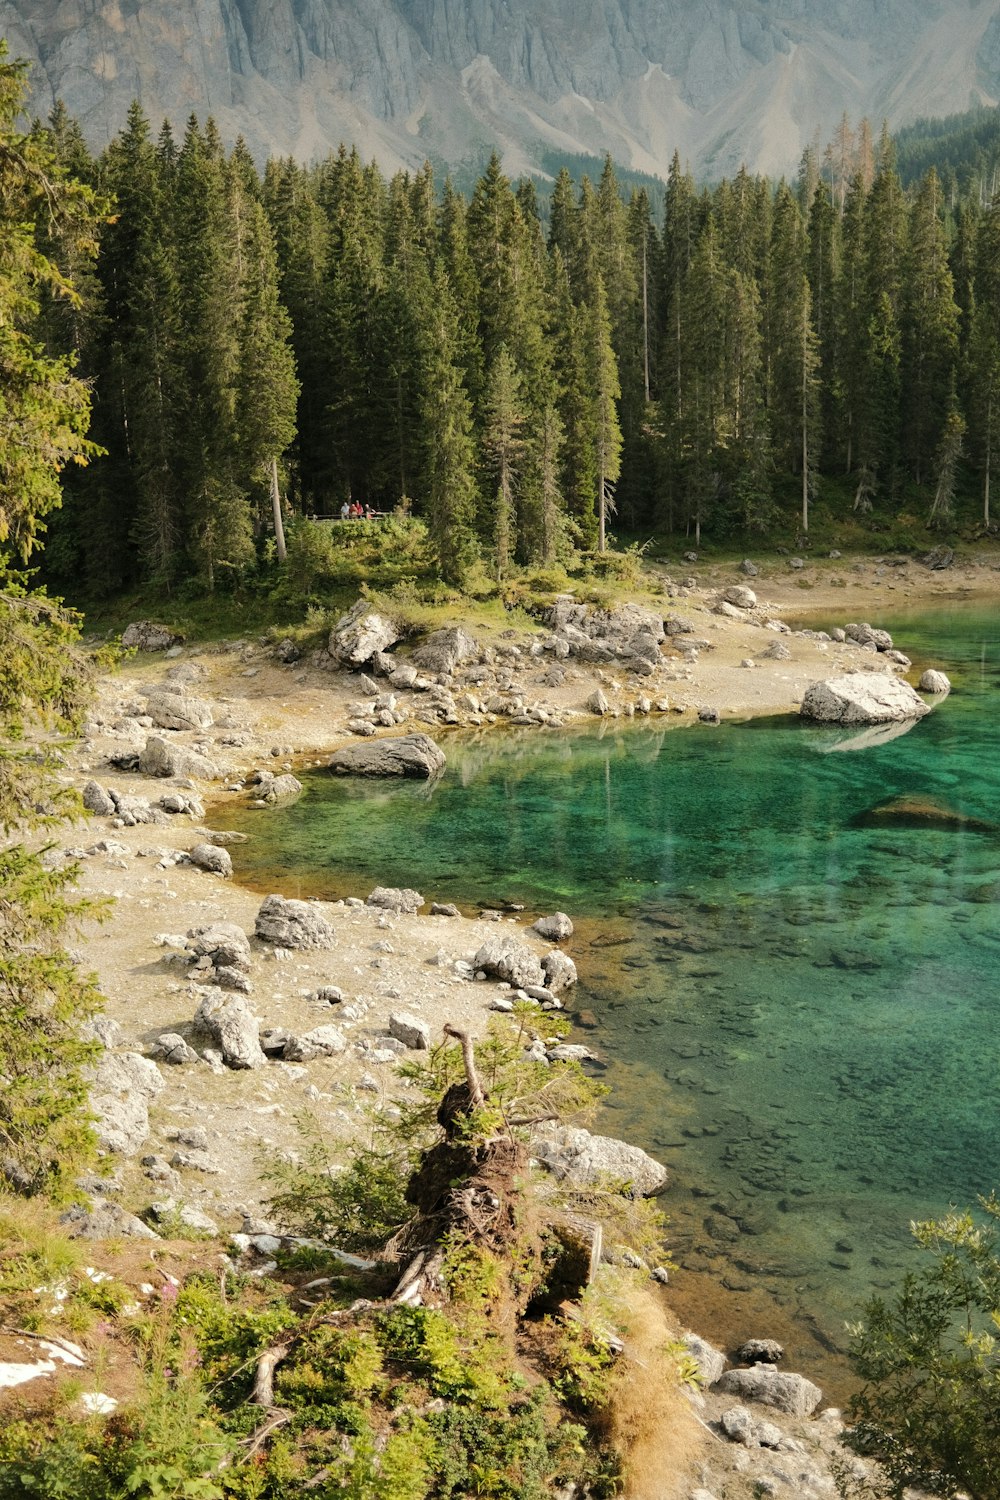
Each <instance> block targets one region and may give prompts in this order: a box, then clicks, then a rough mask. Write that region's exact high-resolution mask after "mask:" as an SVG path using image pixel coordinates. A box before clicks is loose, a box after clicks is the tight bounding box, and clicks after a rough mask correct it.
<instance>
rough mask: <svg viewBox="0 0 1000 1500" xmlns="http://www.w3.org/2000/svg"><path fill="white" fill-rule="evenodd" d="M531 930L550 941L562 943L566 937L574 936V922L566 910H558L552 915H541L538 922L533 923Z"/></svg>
mask: <svg viewBox="0 0 1000 1500" xmlns="http://www.w3.org/2000/svg"><path fill="white" fill-rule="evenodd" d="M531 930H532V932H537V933H538V935H539V937H543V938H546V939H547V940H548V942H550V943H561V942H562V941H563V940H564V939H565V938H568V937H572V936H573V923H572V922H571V921H570V919H569V917H568V916H567V915H566V913H565V912H564V911H557V912H553V914H552V916H550V917H539V918H538V921H537V922H533V923H532V925H531Z"/></svg>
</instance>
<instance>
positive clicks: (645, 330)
mask: <svg viewBox="0 0 1000 1500" xmlns="http://www.w3.org/2000/svg"><path fill="white" fill-rule="evenodd" d="M648 238H649V236H648V235H647V233H646V231H645V230H643V236H642V371H643V379H644V381H645V388H646V405H647V406H648V405H649V270H648V266H647V240H648Z"/></svg>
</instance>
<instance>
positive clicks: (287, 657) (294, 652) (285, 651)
mask: <svg viewBox="0 0 1000 1500" xmlns="http://www.w3.org/2000/svg"><path fill="white" fill-rule="evenodd" d="M274 654H275V656H277V658H278V660H279V661H280V662H284V664H285V666H290V665H291V663H292V662H294V661H298V660H299V658H300V657H301V655H302V652H301V651H300V650H299V648H298V646H296V644H295V642H294V641H293V640H292V639H291V637H290V636H285V639H284V640H283V641H279V642H278V644H277V646H276V647H275V653H274Z"/></svg>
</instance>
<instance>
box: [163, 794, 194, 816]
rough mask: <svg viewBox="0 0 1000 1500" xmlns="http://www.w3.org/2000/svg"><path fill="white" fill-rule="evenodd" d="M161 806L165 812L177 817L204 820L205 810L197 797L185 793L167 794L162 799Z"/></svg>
mask: <svg viewBox="0 0 1000 1500" xmlns="http://www.w3.org/2000/svg"><path fill="white" fill-rule="evenodd" d="M160 806H161V807H162V808H163V811H164V812H168V813H173V814H174V815H175V816H177V815H181V814H183V815H184V816H186V817H189V818H203V817H204V816H205V808H204V806H203V804H202V803H201V802H199V801H198V798H197V797H189V796H187V795H186V794H185V793H184V792H166V793H165V794H164V796H162V797H161V798H160Z"/></svg>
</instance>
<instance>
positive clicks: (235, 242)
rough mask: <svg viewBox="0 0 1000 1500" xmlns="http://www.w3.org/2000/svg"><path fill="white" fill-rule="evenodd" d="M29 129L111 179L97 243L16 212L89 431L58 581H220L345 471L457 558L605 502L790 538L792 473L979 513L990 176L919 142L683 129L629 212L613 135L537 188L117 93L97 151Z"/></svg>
mask: <svg viewBox="0 0 1000 1500" xmlns="http://www.w3.org/2000/svg"><path fill="white" fill-rule="evenodd" d="M35 133H36V134H37V135H39V136H41V137H44V139H45V143H46V149H48V150H50V151H51V152H52V154H53V156H54V157H55V159H56V161H57V162H58V163H59V164H60V166H61V168H62V169H64V170H66V171H68V172H70V173H71V174H72V175H73V177H74V178H75V179H77V180H79V181H81V182H83V183H85V184H87V185H88V186H89V187H90V188H91V189H92V191H93V193H94V194H95V195H96V198H97V200H98V202H99V203H100V204H102V205H103V220H102V223H101V224H100V226H99V232H98V247H97V254H96V258H91V256H90V253H89V247H88V246H87V245H82V244H80V243H77V242H75V241H74V237H73V235H72V234H66V233H64V232H56V231H53V238H52V242H51V243H48V244H45V245H44V246H43V247H42V248H43V249H44V250H45V252H46V254H48V255H50V256H51V258H52V260H53V261H54V262H55V263H56V264H57V265H58V267H59V268H60V271H61V272H63V273H64V274H65V275H66V276H67V277H69V278H71V279H72V281H73V282H74V284H75V285H76V286H77V288H78V289H79V291H80V294H81V295H80V299H79V301H78V303H77V304H75V305H69V304H67V302H66V301H65V300H64V299H58V298H49V299H47V300H46V301H45V303H44V305H43V307H42V310H41V313H40V317H39V325H38V337H39V338H40V340H41V342H42V344H43V346H44V347H45V348H46V350H47V351H48V352H49V353H51V354H56V353H59V352H65V351H66V350H72V351H73V352H74V354H75V359H76V371H77V374H78V375H79V376H81V377H82V378H83V379H85V380H86V381H87V382H88V384H89V386H90V388H91V393H92V403H93V418H92V424H91V432H90V435H91V438H92V440H93V441H94V442H96V443H97V444H98V445H99V446H100V447H101V448H102V449H103V450H104V452H103V456H101V457H100V458H99V459H97V460H96V461H94V462H92V463H91V464H90V465H89V466H88V467H87V468H86V471H85V472H84V471H83V470H80V471H73V472H72V473H70V474H68V475H67V476H66V479H67V482H66V485H65V490H66V494H65V499H64V503H63V509H62V511H61V513H60V514H59V515H58V516H57V517H55V518H54V519H53V520H52V522H51V523H50V524H51V532H50V537H49V541H48V545H47V548H46V559H45V571H46V576H47V577H48V579H49V581H50V582H51V583H53V584H54V585H55V586H56V587H58V588H61V589H63V590H64V591H65V590H67V588H71V589H72V591H73V593H74V596H75V597H80V596H88V597H91V598H94V597H95V596H100V595H110V594H114V593H117V592H120V591H122V590H124V589H127V588H131V587H135V586H139V585H149V584H150V583H152V584H154V585H156V586H159V587H161V588H164V589H166V590H173V589H174V588H175V586H177V585H178V584H182V583H185V582H187V586H188V587H191V588H198V589H206V588H207V589H213V588H216V587H219V586H223V587H224V586H226V585H227V584H232V583H233V582H234V581H236V580H239V579H240V578H241V577H245V576H247V574H248V571H252V570H253V569H255V568H257V567H258V566H259V565H260V564H261V562H264V561H266V560H267V559H268V558H269V557H270V556H272V555H273V551H274V548H275V545H277V547H278V550H279V556H280V553H281V551H282V550H283V538H282V537H281V535H280V533H281V531H282V529H283V527H282V525H281V524H280V523H281V521H282V518H283V519H284V522H285V523H287V522H288V521H289V520H294V518H295V517H296V516H307V517H308V516H320V517H336V516H338V515H339V513H340V510H341V507H342V506H344V505H345V504H350V503H356V504H358V505H361V506H371V507H372V508H373V510H375V511H376V512H381V513H386V512H399V513H402V514H413V515H414V516H416V517H417V518H420V519H421V520H422V521H423V522H424V523H425V525H426V527H427V532H428V537H429V543H430V548H431V555H432V557H433V559H434V564H435V566H436V569H437V571H438V573H439V574H440V575H441V576H442V577H443V578H445V579H447V580H449V581H452V582H460V581H462V579H463V578H464V577H465V576H466V575H467V572H468V569H469V567H470V566H471V565H472V564H474V563H476V562H479V563H481V564H482V565H484V567H485V568H486V569H487V570H488V572H489V573H490V574H491V575H492V576H493V577H494V578H496V579H502V578H503V577H504V576H505V575H506V574H507V572H508V571H509V570H510V569H511V568H514V567H517V566H519V565H520V566H523V565H529V566H542V567H545V566H550V565H552V564H554V563H557V562H559V561H564V560H565V559H566V558H567V557H568V556H569V555H570V554H571V553H572V552H573V550H574V549H578V550H582V551H584V552H591V551H603V550H604V549H605V547H606V546H607V544H608V537H609V535H610V534H611V532H612V530H613V531H614V532H615V534H617V535H618V536H619V537H622V538H629V539H631V538H636V539H639V538H645V537H648V536H652V535H661V536H667V537H671V536H676V537H682V538H687V539H690V540H689V542H688V545H698V544H700V543H701V542H702V541H703V539H704V540H706V541H713V540H718V541H725V539H727V538H733V537H741V538H743V537H748V538H749V537H753V536H757V537H758V539H759V540H760V541H761V543H762V544H763V542H764V541H765V540H766V538H767V537H768V536H770V537H774V538H780V539H783V540H785V541H787V542H794V543H795V544H796V545H798V546H804V545H806V544H807V541H808V535H809V527H810V519H811V514H813V515H814V514H815V507H816V505H817V503H820V504H822V505H823V506H825V508H826V511H827V513H830V512H831V511H832V513H834V514H836V515H843V516H845V517H847V518H850V519H852V520H853V521H856V522H858V523H860V524H862V525H865V524H868V522H867V521H866V518H870V522H871V524H872V525H873V526H874V529H875V530H876V531H877V530H879V529H883V530H884V529H885V528H886V525H887V523H888V521H889V520H891V522H892V525H893V526H895V527H896V532H897V535H903V536H904V538H905V536H906V534H907V533H906V527H907V525H912V526H913V527H914V528H917V529H918V530H922V529H923V528H924V526H925V525H926V524H927V523H928V521H929V522H930V523H931V524H932V525H941V526H943V527H948V526H949V525H951V524H952V523H953V521H954V519H955V516H956V506H957V507H958V517H959V519H961V520H962V521H963V522H964V523H966V524H968V523H970V522H971V523H972V524H976V520H977V518H978V522H979V524H981V525H983V526H985V527H988V526H989V524H990V520H991V511H990V488H991V479H992V471H993V468H994V466H995V458H994V450H995V448H996V445H997V430H998V404H1000V198H997V199H992V200H991V199H990V198H989V197H988V196H985V195H984V190H983V178H982V175H981V174H980V175H979V176H976V175H975V174H966V187H965V189H963V188H962V187H961V185H960V183H959V181H958V178H957V177H956V175H955V173H954V172H951V173H950V175H949V183H948V190H947V192H946V191H945V190H944V188H943V187H942V182H941V181H940V180H939V178H938V175H937V172H936V170H935V168H934V167H933V166H930V167H929V168H928V169H927V170H926V171H925V172H924V173H923V174H922V175H921V176H920V177H919V179H917V180H914V181H913V182H912V184H911V185H910V186H908V187H905V188H904V185H903V179H902V177H901V175H900V171H899V169H898V166H897V160H896V148H895V145H894V142H893V140H892V139H891V138H890V137H889V135H888V134H887V133H886V132H883V134H882V138H881V140H879V141H875V140H874V139H873V137H872V133H871V131H870V129H869V128H868V127H867V125H866V124H865V123H864V122H863V123H862V125H861V127H860V128H859V130H858V131H857V132H855V131H853V130H852V129H851V127H850V125H849V123H848V122H847V120H846V119H845V120H844V122H843V123H842V125H841V127H840V129H839V130H838V132H837V133H836V136H835V138H834V140H832V141H831V142H830V144H829V145H828V146H827V148H826V149H825V151H823V152H820V151H818V150H816V151H813V150H810V151H807V152H806V153H805V155H804V157H803V160H802V163H801V166H800V170H799V173H798V175H797V178H796V180H794V181H782V182H780V183H778V184H777V185H775V184H774V183H772V182H770V181H768V180H766V179H763V178H759V177H754V176H751V175H750V174H749V173H747V172H744V171H741V172H740V173H739V174H738V175H737V176H736V177H735V178H734V179H732V180H731V181H723V182H720V183H719V184H718V185H716V186H714V187H713V188H711V189H709V188H705V187H700V186H699V185H698V184H697V183H696V182H695V181H694V180H693V178H692V177H691V176H690V175H689V173H688V172H686V171H685V170H684V168H683V166H682V164H681V162H680V160H679V158H678V157H677V156H676V155H675V157H674V160H673V162H672V164H671V166H670V171H669V177H668V181H667V184H666V189H665V193H664V207H663V212H662V215H660V214H657V215H656V216H655V217H654V214H653V212H652V209H651V206H650V199H649V195H648V193H647V192H646V190H645V189H644V188H641V187H639V188H634V189H633V190H632V191H631V193H630V195H629V196H628V197H627V199H626V196H625V194H624V193H623V192H622V190H621V189H620V186H619V182H618V180H617V178H616V173H615V169H614V167H613V165H612V163H611V161H610V159H608V160H607V162H606V163H605V165H604V168H603V171H602V172H601V174H600V177H599V180H598V181H597V182H596V183H594V182H592V181H591V180H590V179H589V178H588V177H583V179H582V181H581V182H580V183H579V184H577V183H575V182H574V180H573V178H572V177H571V175H570V172H569V170H568V168H566V167H564V168H562V169H561V170H560V171H559V173H558V175H557V177H556V178H555V181H554V185H552V187H551V192H550V193H549V195H548V197H547V199H546V200H545V201H544V203H542V202H541V200H540V198H539V194H538V192H537V189H536V186H535V184H533V183H532V182H531V181H527V180H526V181H521V182H518V183H513V182H511V181H510V180H509V179H508V178H507V177H506V176H505V175H504V173H503V171H502V168H501V163H500V161H499V160H498V159H497V158H496V157H494V158H493V160H491V162H490V163H489V165H488V166H487V168H486V169H485V171H484V172H483V174H482V175H481V177H480V178H479V180H478V181H477V182H476V183H475V186H474V188H473V190H472V192H471V194H470V195H469V196H468V197H465V196H463V195H462V194H460V193H458V192H457V191H456V190H455V188H454V187H453V185H452V184H451V182H450V181H448V180H446V181H444V182H443V183H440V184H439V183H437V182H436V181H435V180H434V175H433V172H432V170H431V168H430V167H429V166H427V167H425V168H424V169H423V170H422V171H420V172H418V173H416V174H415V175H410V174H407V173H402V172H401V173H398V174H397V175H396V176H394V177H393V178H392V179H391V180H387V179H386V177H385V175H384V174H383V172H382V171H381V170H380V169H379V167H378V166H377V165H375V164H373V163H369V164H366V163H364V162H363V161H362V160H361V159H360V157H359V156H358V154H357V152H355V151H352V150H349V149H347V148H346V147H344V148H342V149H341V150H340V152H339V153H338V154H337V155H335V156H332V157H330V158H329V159H327V160H325V161H323V162H320V163H318V164H316V165H313V166H309V167H305V166H301V165H299V164H297V163H296V162H294V161H291V160H271V161H269V162H267V164H266V166H265V167H264V169H263V173H262V174H261V173H260V172H259V171H258V169H257V166H256V165H255V163H254V161H253V160H252V158H251V156H250V154H249V152H248V151H247V149H246V147H245V146H244V145H243V144H242V143H237V144H236V146H235V148H234V149H233V150H231V151H230V150H227V147H226V146H225V144H224V143H223V141H222V140H221V138H220V136H219V134H218V132H217V130H216V128H215V126H214V125H213V123H212V122H211V121H209V122H208V123H207V124H205V125H200V124H199V123H198V121H197V120H195V119H191V121H190V122H189V124H188V126H187V129H186V131H185V133H184V136H183V139H181V140H180V141H178V140H177V139H176V138H175V136H174V134H173V133H172V132H171V130H170V128H169V127H168V126H164V127H163V128H162V130H161V131H160V133H159V135H158V136H154V134H153V132H152V131H151V127H150V124H149V123H148V122H147V120H146V119H145V118H144V116H143V114H142V111H141V110H140V108H139V107H138V105H135V106H133V108H132V110H131V112H130V115H129V118H128V120H127V122H126V124H125V126H124V128H123V129H122V131H121V133H120V134H119V136H118V137H117V138H116V139H115V140H114V141H113V142H112V144H111V145H110V146H109V147H108V148H107V150H105V151H104V152H103V153H102V154H101V155H100V156H99V157H98V158H96V159H95V158H94V157H93V156H92V155H91V153H90V152H89V151H88V149H87V147H86V145H85V143H84V141H83V138H82V135H81V133H80V131H79V129H78V127H77V126H76V125H75V124H74V122H73V121H72V120H70V119H69V118H68V117H67V115H66V113H65V111H63V110H62V109H61V108H58V107H57V109H56V111H55V112H54V113H53V115H52V116H51V118H50V120H49V122H48V124H47V125H45V126H42V125H36V127H35ZM276 522H278V523H279V524H277V526H276V524H275V523H276ZM900 523H901V524H900ZM276 530H277V532H278V536H277V539H276V541H275V539H274V535H275V531H276ZM876 545H877V543H876Z"/></svg>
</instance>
